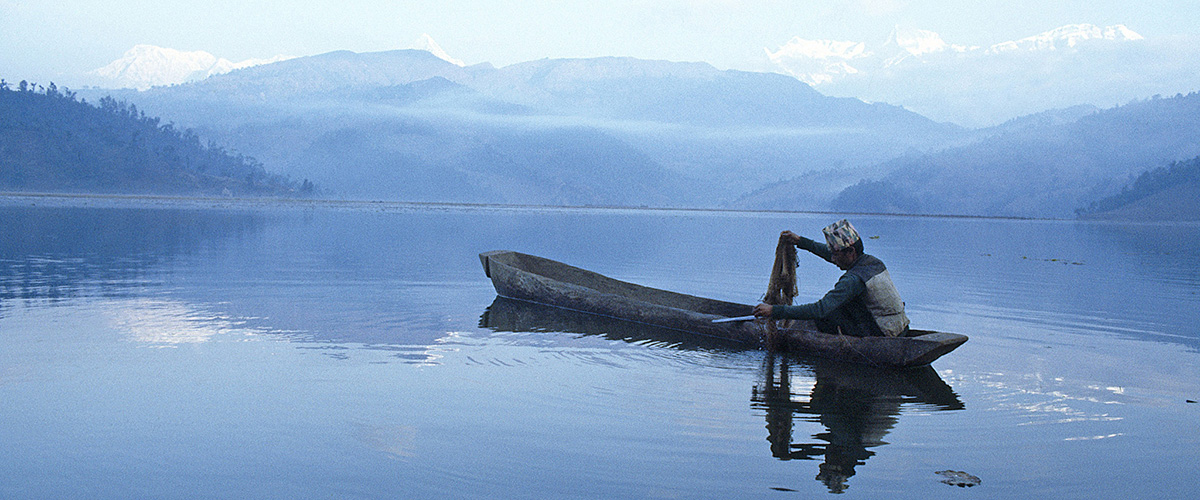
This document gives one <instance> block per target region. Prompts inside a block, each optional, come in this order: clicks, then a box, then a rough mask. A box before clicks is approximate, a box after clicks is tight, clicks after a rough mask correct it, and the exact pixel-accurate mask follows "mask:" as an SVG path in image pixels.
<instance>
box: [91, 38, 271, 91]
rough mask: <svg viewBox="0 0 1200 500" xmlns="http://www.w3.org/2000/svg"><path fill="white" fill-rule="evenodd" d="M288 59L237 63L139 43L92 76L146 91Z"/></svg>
mask: <svg viewBox="0 0 1200 500" xmlns="http://www.w3.org/2000/svg"><path fill="white" fill-rule="evenodd" d="M287 59H291V57H288V56H275V57H273V58H270V59H247V60H245V61H241V62H237V63H235V62H231V61H229V60H228V59H224V58H219V57H216V56H214V55H212V54H209V53H208V52H205V51H202V50H198V51H193V52H184V51H180V50H175V49H170V48H164V47H156V46H153V45H136V46H134V47H133V48H131V49H129V50H127V51H125V55H124V56H122V57H121V58H120V59H117V60H116V61H113V62H111V63H109V64H108V65H107V66H104V67H102V68H98V69H95V70H93V71H92V72H91V75H92V76H95V77H99V78H100V80H101V81H100V82H99V83H100V86H102V87H109V88H133V89H138V90H146V89H149V88H150V87H156V86H162V85H177V84H180V83H185V82H191V81H196V80H203V79H205V78H208V77H210V76H212V75H220V74H224V73H228V72H230V71H233V70H235V69H242V68H248V67H251V66H258V65H260V64H269V63H273V62H279V61H283V60H287Z"/></svg>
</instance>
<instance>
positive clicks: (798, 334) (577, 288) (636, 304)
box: [479, 250, 967, 368]
mask: <svg viewBox="0 0 1200 500" xmlns="http://www.w3.org/2000/svg"><path fill="white" fill-rule="evenodd" d="M479 260H480V262H481V263H482V264H483V270H484V273H485V274H486V275H487V276H488V277H489V278H491V280H492V286H494V287H495V288H496V293H497V294H498V295H500V296H501V297H507V298H510V299H516V300H524V301H529V302H536V303H539V304H546V305H550V306H555V307H560V308H564V309H570V310H575V311H580V312H585V313H590V314H597V315H601V316H608V317H611V318H617V319H621V320H624V321H632V322H635V323H642V324H647V325H653V326H657V327H661V328H668V329H671V330H676V331H681V332H687V333H691V334H699V335H707V336H711V337H718V338H723V339H727V340H732V341H735V342H740V343H743V344H748V345H753V346H759V347H762V346H765V344H766V342H765V341H766V338H767V331H768V330H767V324H766V323H767V322H766V321H738V322H728V323H713V320H716V319H722V318H732V317H738V316H746V315H749V314H751V312H752V311H753V309H754V307H753V306H751V305H747V304H737V303H733V302H725V301H720V300H713V299H706V298H702V297H694V296H691V295H685V294H681V293H675V292H669V291H666V290H659V289H656V288H650V287H645V286H641V285H636V284H633V283H628V282H625V281H620V280H616V279H613V278H609V277H607V276H604V275H601V274H598V273H594V272H592V271H587V270H584V269H580V268H577V267H573V266H569V265H567V264H563V263H561V262H557V261H553V260H550V259H546V258H542V257H536V256H533V255H528V254H523V253H518V252H511V251H507V250H497V251H491V252H484V253H481V254H479ZM790 323H791V326H790V327H788V328H785V329H780V330H779V337H778V338H779V339H780V341H781V343H782V346H781V347H782V348H784V349H786V350H788V351H793V352H801V353H805V354H810V355H814V356H820V357H823V358H830V359H835V360H840V361H849V362H854V363H863V364H868V365H872V366H880V367H894V368H904V367H914V366H924V365H928V364H929V363H932V362H933V361H934V360H936V359H937V358H939V357H941V356H942V355H943V354H946V353H948V352H950V351H953V350H954V349H955V348H957V347H958V346H960V345H962V344H963V343H964V342H966V341H967V336H966V335H959V334H954V333H943V332H933V331H926V330H911V331H910V334H909V335H908V336H905V337H851V336H846V335H829V334H825V333H822V332H820V331H818V330H817V329H816V328H815V326H814V325H813V324H812V322H811V321H792V322H790Z"/></svg>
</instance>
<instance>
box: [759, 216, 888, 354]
mask: <svg viewBox="0 0 1200 500" xmlns="http://www.w3.org/2000/svg"><path fill="white" fill-rule="evenodd" d="M796 247H798V248H802V249H804V250H807V251H809V252H811V253H812V254H814V255H816V256H818V257H820V258H822V259H825V260H826V261H829V262H833V253H832V252H830V250H829V247H828V246H826V245H825V244H824V243H818V242H816V241H813V240H810V239H808V238H801V239H800V243H797V244H796ZM839 308H847V309H846V311H845V312H846V313H847V316H849V317H852V318H868V317H869V318H871V319H874V322H873V323H874V324H869V325H863V326H864V327H867V329H868V330H870V331H873V332H875V333H876V334H877V335H886V336H890V337H894V336H897V335H902V334H903V333H904V331H905V330H906V329H908V317H907V316H905V314H904V302H903V301H902V300H900V294H899V293H898V292H897V291H896V285H895V284H893V283H892V277H891V275H890V274H888V271H887V266H884V265H883V261H881V260H879V259H877V258H875V257H874V256H871V255H867V254H863V255H862V256H860V257H859V258H858V260H857V261H855V262H854V265H853V266H851V267H850V269H849V270H847V271H846V273H845V274H843V275H842V277H841V278H840V279H838V282H837V284H835V285H834V286H833V290H830V291H829V292H828V293H826V294H825V296H824V297H821V300H818V301H816V302H813V303H811V304H802V305H796V306H784V305H779V306H774V307H773V308H772V310H771V317H772V318H775V319H813V320H819V319H825V318H827V317H829V316H830V315H831V314H832V313H833V312H834V311H835V310H837V309H839Z"/></svg>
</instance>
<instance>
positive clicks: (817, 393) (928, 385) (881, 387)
mask: <svg viewBox="0 0 1200 500" xmlns="http://www.w3.org/2000/svg"><path fill="white" fill-rule="evenodd" d="M479 324H480V326H481V327H483V328H489V329H491V330H494V331H500V332H565V333H580V334H584V335H599V336H603V337H605V338H608V339H613V340H621V341H625V342H633V343H654V344H656V345H662V346H669V347H671V348H675V349H735V350H744V349H746V347H745V346H744V345H743V344H736V343H732V342H727V341H722V339H714V338H707V337H701V336H697V335H693V334H688V333H682V332H678V331H675V330H670V329H665V328H659V327H654V326H650V325H641V324H637V323H632V322H628V321H623V320H619V319H615V318H609V317H604V316H598V315H595V314H588V313H583V312H578V311H571V310H568V309H562V308H558V307H551V306H546V305H542V304H535V303H531V302H524V301H519V300H513V299H507V298H504V297H497V298H496V300H495V301H494V302H492V305H491V306H490V307H488V309H487V311H485V312H484V313H483V315H482V316H481V317H480V321H479ZM797 378H802V379H805V380H802V381H799V380H794V379H797ZM752 394H753V395H752V397H751V400H752V405H753V407H754V408H756V409H761V410H763V411H764V412H765V414H766V420H767V440H768V441H769V442H770V443H771V444H770V451H771V455H772V456H774V457H776V458H779V459H780V460H821V461H822V463H821V465H820V466H819V470H820V472H819V473H818V474H817V477H816V478H817V480H819V481H821V482H823V483H824V484H825V485H826V486H827V487H828V488H829V490H830V491H831V492H834V493H839V492H842V491H844V490H845V489H846V488H848V487H849V486H848V480H849V478H850V477H851V476H853V475H854V474H855V467H857V466H860V465H863V464H865V463H866V460H867V459H868V458H870V457H871V456H874V455H875V453H876V452H875V450H874V449H875V448H878V447H880V446H883V445H885V444H888V443H887V442H886V441H884V440H883V438H884V436H886V435H887V434H888V432H889V431H891V429H892V428H893V427H894V426H895V425H896V422H897V421H898V420H899V418H900V414H901V409H902V408H903V407H905V406H917V407H920V408H921V409H923V410H927V411H928V410H933V411H943V410H961V409H963V408H964V405H963V403H962V401H960V400H959V398H958V395H957V394H955V393H954V390H953V389H952V388H951V387H950V386H949V385H947V384H946V382H944V381H943V380H942V379H941V377H939V376H938V374H937V372H936V371H934V370H933V368H931V367H929V366H924V367H921V368H916V369H910V370H884V369H878V368H872V367H869V366H863V365H854V364H846V363H838V362H833V361H828V360H822V359H819V358H807V357H801V356H797V355H791V354H788V355H783V354H774V353H769V352H768V353H765V355H764V358H763V366H762V372H761V379H760V380H759V381H758V383H757V384H756V385H755V386H754V389H753V392H752ZM797 419H801V420H803V421H807V422H812V423H818V424H821V425H822V426H823V427H824V428H825V431H824V432H820V433H817V434H813V435H811V436H809V437H808V438H805V439H800V440H799V441H797V439H796V438H795V437H794V436H793V433H794V427H795V422H796V420H797Z"/></svg>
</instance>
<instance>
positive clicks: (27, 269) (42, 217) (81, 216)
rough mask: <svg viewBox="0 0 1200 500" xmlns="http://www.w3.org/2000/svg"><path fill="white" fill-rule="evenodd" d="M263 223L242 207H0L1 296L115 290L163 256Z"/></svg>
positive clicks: (142, 276) (133, 282)
mask: <svg viewBox="0 0 1200 500" xmlns="http://www.w3.org/2000/svg"><path fill="white" fill-rule="evenodd" d="M261 227H262V219H261V217H260V216H255V215H253V214H251V213H247V212H222V211H212V210H206V211H200V210H183V209H132V208H113V209H96V208H81V207H58V208H53V207H49V208H48V207H15V206H0V299H15V298H21V299H61V298H68V297H73V296H77V295H79V294H81V293H82V291H83V290H87V289H90V290H94V291H95V293H98V294H101V295H121V294H123V292H124V291H125V290H128V289H130V288H132V287H136V286H141V285H144V284H145V282H146V281H147V280H148V279H149V277H150V276H151V275H152V273H153V272H154V269H155V268H156V267H157V265H158V264H161V263H162V262H163V261H166V260H169V259H171V258H172V257H174V256H177V255H181V254H187V253H191V252H194V251H196V250H198V249H201V248H203V247H205V246H206V245H209V244H212V243H214V242H219V241H221V240H225V239H229V238H237V237H239V236H242V235H245V234H248V233H253V232H257V231H259V230H260V229H261Z"/></svg>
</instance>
